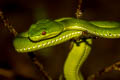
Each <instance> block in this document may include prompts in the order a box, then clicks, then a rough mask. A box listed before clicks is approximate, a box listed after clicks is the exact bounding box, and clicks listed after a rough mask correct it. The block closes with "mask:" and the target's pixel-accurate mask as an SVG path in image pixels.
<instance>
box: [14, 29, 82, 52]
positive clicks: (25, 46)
mask: <svg viewBox="0 0 120 80" xmlns="http://www.w3.org/2000/svg"><path fill="white" fill-rule="evenodd" d="M81 35H82V31H66V32H63V33H61V34H59V35H58V36H55V37H53V38H50V39H47V40H42V41H39V42H32V41H30V40H29V39H28V38H25V37H23V38H21V37H17V38H16V39H15V40H14V43H13V44H14V47H15V49H16V51H17V52H21V53H24V52H33V51H37V50H39V49H42V48H47V47H50V46H54V45H58V44H60V43H63V42H65V41H68V40H70V39H72V38H74V37H79V36H81ZM18 43H20V44H19V45H18Z"/></svg>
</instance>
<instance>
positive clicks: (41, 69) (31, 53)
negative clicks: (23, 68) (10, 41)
mask: <svg viewBox="0 0 120 80" xmlns="http://www.w3.org/2000/svg"><path fill="white" fill-rule="evenodd" d="M28 55H29V56H30V58H31V59H32V61H33V63H34V64H35V65H36V67H37V68H38V69H39V70H40V72H41V73H42V75H43V76H44V77H45V79H46V80H52V78H51V77H50V76H49V75H48V73H47V72H46V71H45V70H44V67H43V65H42V64H40V62H39V61H38V59H37V57H36V55H35V54H34V53H33V52H29V53H28Z"/></svg>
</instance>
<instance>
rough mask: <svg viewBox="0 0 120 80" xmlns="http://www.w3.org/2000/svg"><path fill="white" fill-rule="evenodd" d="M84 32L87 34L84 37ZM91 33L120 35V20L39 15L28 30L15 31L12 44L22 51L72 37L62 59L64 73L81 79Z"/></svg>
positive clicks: (108, 36) (72, 79)
mask: <svg viewBox="0 0 120 80" xmlns="http://www.w3.org/2000/svg"><path fill="white" fill-rule="evenodd" d="M85 35H89V36H87V38H86V36H85ZM91 36H92V37H94V36H98V37H103V38H120V23H119V22H115V21H87V20H83V19H75V18H60V19H56V20H49V19H42V20H39V21H38V22H37V23H36V24H32V25H31V27H30V29H29V30H28V31H26V32H23V33H20V34H19V35H17V37H16V38H15V39H14V41H13V44H14V47H15V49H16V51H17V52H20V53H24V52H33V51H36V50H40V49H42V48H47V47H50V46H54V45H58V44H60V43H63V42H65V41H68V40H70V39H75V41H72V43H73V48H72V49H71V51H70V53H69V54H68V57H67V59H66V61H65V65H64V76H65V79H66V80H83V77H82V75H81V73H79V69H80V67H81V66H82V64H83V62H84V61H85V60H86V58H87V56H88V54H89V52H90V50H91V46H90V45H91V44H92V40H91V39H89V37H91ZM83 38H86V40H85V42H84V41H82V40H83Z"/></svg>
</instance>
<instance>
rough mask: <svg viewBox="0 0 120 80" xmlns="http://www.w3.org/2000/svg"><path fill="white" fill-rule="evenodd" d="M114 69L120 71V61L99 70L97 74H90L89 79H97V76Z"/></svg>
mask: <svg viewBox="0 0 120 80" xmlns="http://www.w3.org/2000/svg"><path fill="white" fill-rule="evenodd" d="M113 70H116V71H120V61H118V62H116V63H114V64H112V65H110V66H108V67H106V68H104V69H102V70H100V71H99V72H96V73H95V74H92V75H90V76H89V77H88V79H87V80H96V78H97V77H100V76H101V75H103V74H104V73H106V72H110V71H113Z"/></svg>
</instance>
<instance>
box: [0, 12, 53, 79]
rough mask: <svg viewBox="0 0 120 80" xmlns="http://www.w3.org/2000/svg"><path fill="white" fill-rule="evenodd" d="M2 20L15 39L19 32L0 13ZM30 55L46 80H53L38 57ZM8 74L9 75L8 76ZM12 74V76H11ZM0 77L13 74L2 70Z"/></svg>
mask: <svg viewBox="0 0 120 80" xmlns="http://www.w3.org/2000/svg"><path fill="white" fill-rule="evenodd" d="M0 19H1V20H2V22H3V25H4V26H5V27H6V28H7V29H8V30H9V31H10V33H12V34H13V35H14V37H15V36H16V35H17V34H18V33H17V31H16V30H15V29H14V28H13V26H12V25H10V24H9V22H8V19H6V18H5V17H4V15H3V12H2V11H0ZM28 55H29V56H30V57H31V59H32V61H33V63H34V64H35V65H36V67H37V68H38V69H39V70H40V71H41V72H42V74H43V75H44V77H45V78H46V80H52V79H51V77H50V76H48V74H47V72H45V71H44V68H43V66H42V64H40V62H39V61H38V60H37V58H36V56H35V55H34V54H33V53H28ZM7 74H8V75H7ZM10 74H11V75H10ZM0 75H4V76H6V77H9V76H12V75H13V73H12V72H10V71H7V70H2V69H0Z"/></svg>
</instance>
